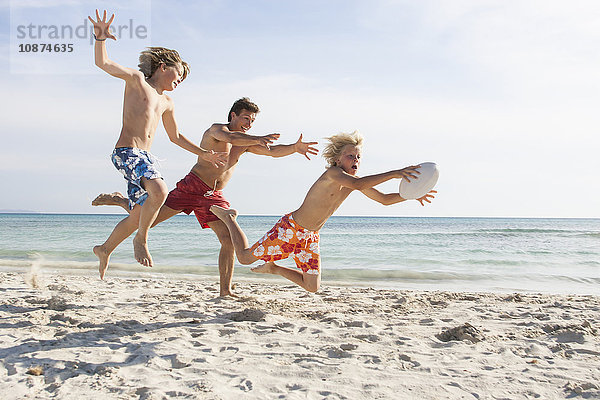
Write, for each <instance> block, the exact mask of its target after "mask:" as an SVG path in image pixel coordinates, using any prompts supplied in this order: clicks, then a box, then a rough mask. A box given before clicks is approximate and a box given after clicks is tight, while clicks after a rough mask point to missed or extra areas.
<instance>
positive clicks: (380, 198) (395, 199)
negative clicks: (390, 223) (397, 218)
mask: <svg viewBox="0 0 600 400" xmlns="http://www.w3.org/2000/svg"><path fill="white" fill-rule="evenodd" d="M361 192H362V193H363V194H364V195H365V196H367V197H368V198H370V199H372V200H375V201H376V202H378V203H381V204H383V205H384V206H389V205H392V204H396V203H400V202H403V201H406V199H405V198H403V197H402V196H400V194H399V193H382V192H380V191H379V190H377V189H375V188H368V189H364V190H361ZM434 193H437V191H435V190H432V191H430V192H429V193H427V194H426V195H425V196H423V197H421V198H419V199H417V201H418V202H419V203H421V205H422V206H424V205H425V204H423V202H424V201H426V202H427V203H431V199H433V198H435V196H434Z"/></svg>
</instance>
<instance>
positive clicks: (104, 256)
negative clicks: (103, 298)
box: [93, 246, 110, 279]
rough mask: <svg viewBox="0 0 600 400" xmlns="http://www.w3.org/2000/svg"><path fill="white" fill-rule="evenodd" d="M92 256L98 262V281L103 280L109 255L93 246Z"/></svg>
mask: <svg viewBox="0 0 600 400" xmlns="http://www.w3.org/2000/svg"><path fill="white" fill-rule="evenodd" d="M93 251H94V254H95V255H96V257H98V260H100V265H99V266H98V271H99V272H100V279H104V274H105V273H106V270H107V269H108V260H109V259H110V253H107V252H106V250H104V248H103V247H102V246H94V249H93Z"/></svg>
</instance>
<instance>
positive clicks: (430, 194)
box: [417, 190, 437, 206]
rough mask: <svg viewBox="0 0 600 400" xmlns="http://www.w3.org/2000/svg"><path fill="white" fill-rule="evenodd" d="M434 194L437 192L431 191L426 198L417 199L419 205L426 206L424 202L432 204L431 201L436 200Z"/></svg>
mask: <svg viewBox="0 0 600 400" xmlns="http://www.w3.org/2000/svg"><path fill="white" fill-rule="evenodd" d="M432 193H437V190H430V191H429V193H427V194H426V195H425V196H423V197H420V198H418V199H417V201H418V202H419V203H421V205H422V206H424V205H425V204H424V203H423V202H424V201H426V202H428V203H430V204H431V199H434V198H435V196H434V195H433V194H432Z"/></svg>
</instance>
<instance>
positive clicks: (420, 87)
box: [0, 0, 600, 218]
mask: <svg viewBox="0 0 600 400" xmlns="http://www.w3.org/2000/svg"><path fill="white" fill-rule="evenodd" d="M96 8H99V9H100V10H102V9H108V10H109V13H112V12H114V13H115V14H116V17H115V21H114V22H113V26H116V27H118V26H121V31H120V33H121V34H120V36H119V39H118V40H117V41H109V42H107V49H108V54H109V57H110V58H111V59H113V60H114V61H116V62H118V63H120V64H122V65H125V66H130V67H135V66H136V65H137V63H138V62H137V57H138V55H139V52H140V51H141V50H142V49H143V48H144V47H146V46H149V45H154V46H164V47H169V48H173V49H177V50H178V51H179V53H180V54H181V56H182V58H183V59H184V60H186V61H187V62H188V63H189V64H190V66H191V74H190V75H189V77H188V78H187V79H186V80H185V81H184V82H183V83H182V84H181V85H180V86H179V87H178V88H177V89H176V90H175V91H173V92H171V93H170V96H171V97H172V98H173V100H174V101H175V115H176V119H177V121H178V124H179V127H180V130H181V132H182V133H183V134H184V135H185V136H187V137H188V138H189V139H191V140H192V141H194V142H196V143H198V142H199V141H200V139H201V136H202V133H203V132H204V131H205V130H206V129H207V128H208V127H209V126H210V125H211V124H212V123H214V122H226V118H227V112H228V111H229V109H230V107H231V104H232V103H233V102H234V101H235V100H236V99H238V98H240V97H244V96H247V97H250V98H251V99H252V100H253V101H255V102H256V103H257V104H258V105H259V106H260V108H261V112H260V113H259V114H258V117H257V119H256V122H255V124H254V127H253V128H252V130H251V131H250V132H249V133H251V134H255V135H265V134H268V133H273V132H277V133H280V134H281V137H280V139H279V143H293V142H295V141H296V140H297V138H298V136H299V135H300V133H302V134H303V135H304V138H305V140H315V141H318V142H319V145H318V148H319V149H320V150H322V149H323V146H324V143H325V138H326V137H327V136H331V135H333V134H336V133H339V132H351V131H354V130H358V131H359V132H360V133H361V134H362V135H363V136H364V138H365V141H364V147H363V158H362V165H361V169H360V171H359V175H368V174H375V173H380V172H385V171H389V170H393V169H399V168H403V167H405V166H408V165H412V164H418V163H420V162H426V161H431V162H435V163H437V165H438V168H439V170H440V178H439V181H438V184H437V186H436V189H437V190H438V194H437V196H436V199H435V200H433V202H432V204H429V205H427V206H426V207H421V206H420V205H419V204H418V203H417V202H416V201H409V202H404V203H400V204H396V205H392V206H383V205H381V204H379V203H376V202H374V201H372V200H370V199H368V198H366V197H365V196H364V195H362V194H361V193H359V192H356V193H353V194H351V195H350V197H349V198H348V200H346V202H345V203H344V204H343V205H342V206H341V207H340V208H339V209H338V211H337V212H336V215H382V216H385V215H388V216H448V217H462V216H474V217H592V218H598V217H600V183H598V179H597V177H598V171H599V170H600V157H598V153H599V149H600V136H599V135H598V127H599V126H600V113H599V112H598V110H597V109H598V105H599V104H600V71H599V68H598V67H599V66H600V52H599V51H598V43H600V2H597V1H595V0H590V1H574V2H569V3H566V2H564V1H547V0H546V1H530V0H524V1H510V0H508V1H507V0H499V1H492V0H489V1H488V0H457V1H430V0H422V1H401V0H369V1H367V0H303V1H288V0H280V1H275V0H256V1H252V2H242V1H236V0H203V1H197V2H191V1H182V0H181V1H177V0H175V1H169V2H165V1H151V0H135V1H129V2H127V1H118V2H117V1H94V2H92V1H78V0H62V1H59V0H46V1H42V0H21V1H17V0H12V1H8V0H2V1H0V60H1V61H2V62H3V65H4V66H5V69H4V71H3V73H2V74H0V84H1V85H2V87H3V89H4V90H3V93H4V96H3V99H2V107H0V117H1V118H0V135H1V144H0V176H1V177H2V187H3V189H2V192H3V193H2V196H0V210H31V211H37V212H50V213H100V212H103V213H108V212H119V211H118V210H117V209H116V208H114V207H103V208H98V207H92V206H91V205H90V202H91V200H92V199H93V198H94V197H95V196H96V195H97V194H98V193H100V192H113V191H121V192H123V191H124V190H125V188H126V183H125V181H124V180H123V178H122V176H121V175H119V173H118V172H117V171H116V170H115V169H114V167H113V166H112V164H111V162H110V157H109V156H110V153H111V152H112V149H113V148H114V144H115V143H116V140H117V138H118V134H119V131H120V128H121V113H122V99H123V87H124V84H123V82H122V81H121V80H119V79H117V78H114V77H111V76H109V75H107V74H106V73H104V72H103V71H101V70H99V69H98V68H97V67H95V66H94V63H93V47H92V42H91V41H90V39H89V36H88V35H83V34H82V35H80V36H81V37H79V36H77V33H84V32H85V30H86V29H88V30H89V29H90V26H89V23H88V25H87V26H86V25H85V23H86V22H85V21H86V17H87V15H93V13H94V10H95V9H96ZM52 25H53V26H55V27H57V29H62V32H61V35H60V36H59V37H57V36H56V35H55V36H54V37H52V38H51V37H50V33H49V32H50V29H51V28H49V27H50V26H52ZM42 26H46V27H48V28H41V27H42ZM65 26H67V27H70V29H72V30H73V33H72V34H70V36H69V31H68V29H67V28H64V27H65ZM80 26H83V27H82V28H80V30H79V31H77V29H76V28H77V27H80ZM29 27H30V28H29ZM40 29H42V30H41V31H40ZM136 29H137V33H136V34H135V35H134V34H133V31H135V30H136ZM140 32H142V33H140ZM144 32H145V33H144ZM38 34H39V35H38ZM40 36H41V37H40ZM36 43H38V44H40V45H41V44H43V43H49V44H52V45H54V44H65V45H68V44H71V45H72V49H73V50H72V51H71V52H66V51H64V52H61V51H59V52H52V53H48V52H45V53H44V52H40V51H38V52H37V53H34V52H33V51H27V49H28V48H29V49H31V48H30V47H27V46H26V45H32V44H36ZM20 50H21V51H20ZM59 50H60V49H59ZM152 152H153V153H154V155H156V156H157V157H158V158H159V159H160V160H161V172H162V173H163V175H164V177H165V181H166V183H167V185H168V186H169V188H172V187H174V186H175V184H176V183H177V181H178V180H179V179H181V178H183V176H185V175H186V174H187V173H188V172H189V170H190V169H191V167H192V166H193V164H194V163H195V159H196V157H195V155H193V154H191V153H189V152H186V151H185V150H183V149H181V148H179V147H177V146H176V145H174V144H172V143H170V142H169V140H168V138H167V136H166V133H165V131H164V129H163V128H162V126H160V127H159V129H158V131H157V133H156V139H155V141H154V144H153V147H152ZM324 169H325V161H324V160H323V158H322V157H320V156H317V157H313V158H312V159H311V160H310V161H308V160H306V159H305V158H304V157H303V156H300V155H298V154H295V155H292V156H288V157H284V158H279V159H274V158H270V157H264V156H257V155H252V154H246V155H244V156H243V157H242V159H241V161H240V163H239V165H238V167H237V170H236V172H235V173H234V177H233V179H232V180H231V181H230V182H229V184H228V186H227V187H226V189H225V195H226V197H227V198H228V200H229V201H230V202H231V204H232V207H234V208H236V209H237V210H238V211H239V212H240V213H241V214H263V215H281V214H283V213H286V212H289V211H292V210H295V209H296V208H297V207H298V206H299V205H300V204H301V203H302V200H303V198H304V195H305V194H306V192H307V191H308V189H309V188H310V186H311V184H312V183H313V182H314V181H315V180H316V179H317V178H318V177H319V175H320V174H321V173H322V172H323V171H324ZM398 183H399V182H398V180H392V181H389V182H386V183H384V184H382V185H379V186H378V189H380V190H382V191H383V192H394V191H396V192H397V190H398Z"/></svg>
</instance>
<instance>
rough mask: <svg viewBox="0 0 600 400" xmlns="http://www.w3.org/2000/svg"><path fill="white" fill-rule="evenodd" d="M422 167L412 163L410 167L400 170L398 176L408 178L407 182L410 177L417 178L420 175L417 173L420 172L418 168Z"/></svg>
mask: <svg viewBox="0 0 600 400" xmlns="http://www.w3.org/2000/svg"><path fill="white" fill-rule="evenodd" d="M419 168H421V166H420V165H411V166H410V167H405V168H402V169H399V170H398V178H402V179H406V181H407V182H410V178H414V179H417V178H418V176H416V175H415V174H420V172H419V171H417V169H419Z"/></svg>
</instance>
